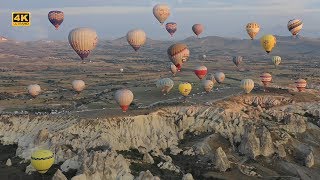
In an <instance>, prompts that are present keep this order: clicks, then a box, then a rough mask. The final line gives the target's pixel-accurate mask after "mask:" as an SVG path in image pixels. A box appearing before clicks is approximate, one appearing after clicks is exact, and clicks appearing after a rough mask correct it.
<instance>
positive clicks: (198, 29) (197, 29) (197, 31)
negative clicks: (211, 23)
mask: <svg viewBox="0 0 320 180" xmlns="http://www.w3.org/2000/svg"><path fill="white" fill-rule="evenodd" d="M203 30H204V26H203V25H202V24H194V25H193V26H192V31H193V33H194V34H195V35H197V36H199V35H200V34H201V33H202V32H203Z"/></svg>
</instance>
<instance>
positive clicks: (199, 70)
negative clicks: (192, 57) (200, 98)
mask: <svg viewBox="0 0 320 180" xmlns="http://www.w3.org/2000/svg"><path fill="white" fill-rule="evenodd" d="M207 72H208V69H207V67H205V66H198V67H197V68H196V69H195V70H194V73H195V74H196V75H197V76H198V78H199V79H200V80H201V79H202V78H204V77H205V76H206V75H207Z"/></svg>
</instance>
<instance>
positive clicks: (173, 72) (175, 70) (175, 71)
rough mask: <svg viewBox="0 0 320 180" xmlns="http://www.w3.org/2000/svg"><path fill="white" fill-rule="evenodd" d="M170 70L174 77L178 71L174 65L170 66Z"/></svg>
mask: <svg viewBox="0 0 320 180" xmlns="http://www.w3.org/2000/svg"><path fill="white" fill-rule="evenodd" d="M170 70H171V72H172V75H173V76H175V75H176V73H177V71H178V70H177V67H176V66H175V65H174V64H171V65H170Z"/></svg>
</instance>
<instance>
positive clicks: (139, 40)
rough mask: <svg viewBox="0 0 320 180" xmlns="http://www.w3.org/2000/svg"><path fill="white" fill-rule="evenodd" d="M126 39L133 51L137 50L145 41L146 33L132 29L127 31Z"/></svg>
mask: <svg viewBox="0 0 320 180" xmlns="http://www.w3.org/2000/svg"><path fill="white" fill-rule="evenodd" d="M127 41H128V43H129V44H130V46H131V47H132V48H133V49H134V50H135V51H138V50H139V49H140V47H141V46H143V45H144V44H145V43H146V41H147V35H146V33H145V32H144V31H143V30H141V29H133V30H131V31H129V32H128V33H127Z"/></svg>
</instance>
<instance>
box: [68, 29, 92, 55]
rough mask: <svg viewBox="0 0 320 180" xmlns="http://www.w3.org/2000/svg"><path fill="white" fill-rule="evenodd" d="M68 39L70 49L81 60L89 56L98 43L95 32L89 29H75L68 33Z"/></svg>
mask: <svg viewBox="0 0 320 180" xmlns="http://www.w3.org/2000/svg"><path fill="white" fill-rule="evenodd" d="M68 39H69V43H70V45H71V47H72V48H73V49H74V51H75V52H76V53H77V54H78V55H79V56H80V58H81V59H82V60H83V59H84V58H87V57H88V56H89V54H90V52H91V51H92V50H93V49H95V48H96V46H97V43H98V35H97V33H96V31H95V30H93V29H90V28H75V29H73V30H71V31H70V33H69V36H68Z"/></svg>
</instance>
